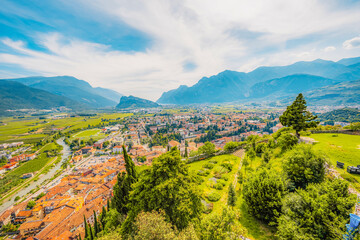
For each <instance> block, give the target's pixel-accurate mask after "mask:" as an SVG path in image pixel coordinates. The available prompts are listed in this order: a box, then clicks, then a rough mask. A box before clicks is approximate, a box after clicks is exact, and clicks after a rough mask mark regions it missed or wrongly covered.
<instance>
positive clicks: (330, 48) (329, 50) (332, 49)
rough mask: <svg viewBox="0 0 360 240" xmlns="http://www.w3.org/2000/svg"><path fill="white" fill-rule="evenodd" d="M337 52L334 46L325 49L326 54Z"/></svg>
mask: <svg viewBox="0 0 360 240" xmlns="http://www.w3.org/2000/svg"><path fill="white" fill-rule="evenodd" d="M335 50H336V47H334V46H328V47H326V48H324V52H332V51H335Z"/></svg>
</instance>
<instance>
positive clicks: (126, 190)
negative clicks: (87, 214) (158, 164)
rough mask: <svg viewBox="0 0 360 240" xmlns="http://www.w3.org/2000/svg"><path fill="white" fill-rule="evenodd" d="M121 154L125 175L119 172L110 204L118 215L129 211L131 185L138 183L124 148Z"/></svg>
mask: <svg viewBox="0 0 360 240" xmlns="http://www.w3.org/2000/svg"><path fill="white" fill-rule="evenodd" d="M123 154H124V161H125V168H126V173H125V172H120V173H119V174H118V178H117V183H116V184H115V186H114V198H113V200H112V203H113V204H114V206H115V207H116V209H117V211H118V212H119V213H122V214H126V213H127V212H128V211H129V209H128V203H129V195H130V191H131V190H132V187H133V186H132V185H133V184H134V183H136V182H137V181H138V174H137V172H136V169H135V164H134V162H133V161H132V159H131V158H130V156H129V155H128V154H127V152H126V149H125V147H124V146H123Z"/></svg>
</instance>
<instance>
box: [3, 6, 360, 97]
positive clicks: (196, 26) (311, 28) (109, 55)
mask: <svg viewBox="0 0 360 240" xmlns="http://www.w3.org/2000/svg"><path fill="white" fill-rule="evenodd" d="M1 3H2V7H1V8H0V78H11V77H23V76H34V75H43V76H55V75H71V76H74V77H77V78H79V79H83V80H86V81H88V82H89V83H90V84H92V85H93V86H102V87H108V88H111V89H114V90H117V91H119V92H121V93H123V94H126V95H129V94H132V95H136V96H140V97H145V98H149V99H152V100H156V99H157V98H158V97H160V95H161V93H162V92H163V91H167V90H170V89H173V88H176V87H178V86H179V85H184V84H185V85H192V84H194V83H196V82H197V81H198V80H199V79H200V78H201V77H203V76H210V75H214V74H217V73H218V72H221V71H223V70H225V69H230V70H236V71H251V70H253V69H254V68H256V67H258V66H262V65H268V66H271V65H286V64H291V63H293V62H296V61H302V60H305V61H311V60H314V59H317V58H323V59H329V60H333V61H337V60H339V59H341V58H344V57H357V56H360V1H350V0H338V1H336V0H327V1H316V0H301V1H288V0H272V1H268V0H242V1H238V0H217V1H214V0H171V1H170V0H152V1H146V0H128V1H124V0H92V1H85V0H72V1H65V0H56V1H55V0H47V1H43V0H17V1H12V0H2V2H1Z"/></svg>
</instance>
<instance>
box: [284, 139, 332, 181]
mask: <svg viewBox="0 0 360 240" xmlns="http://www.w3.org/2000/svg"><path fill="white" fill-rule="evenodd" d="M325 161H326V160H325V158H324V157H323V156H321V155H319V154H316V153H315V152H314V150H313V149H312V147H311V146H310V145H306V144H300V145H298V146H296V148H294V149H293V150H292V151H291V152H290V153H289V155H288V156H287V157H286V158H285V160H284V166H283V168H284V172H285V173H286V175H287V177H288V178H289V180H290V181H291V182H292V183H293V184H294V186H295V187H296V188H298V187H300V188H305V187H306V186H307V185H308V184H309V183H319V182H322V181H323V180H324V178H325Z"/></svg>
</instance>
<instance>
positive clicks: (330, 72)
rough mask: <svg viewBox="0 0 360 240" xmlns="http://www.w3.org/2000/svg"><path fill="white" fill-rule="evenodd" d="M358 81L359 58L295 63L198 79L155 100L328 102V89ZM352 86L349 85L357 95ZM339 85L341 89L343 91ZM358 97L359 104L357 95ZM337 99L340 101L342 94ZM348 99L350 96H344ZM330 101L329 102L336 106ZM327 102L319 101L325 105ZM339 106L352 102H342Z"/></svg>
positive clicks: (190, 102)
mask: <svg viewBox="0 0 360 240" xmlns="http://www.w3.org/2000/svg"><path fill="white" fill-rule="evenodd" d="M358 79H360V57H358V58H346V59H342V60H340V61H338V62H333V61H327V60H322V59H317V60H314V61H309V62H305V61H302V62H296V63H294V64H291V65H288V66H275V67H259V68H257V69H255V70H254V71H252V72H248V73H244V72H236V71H229V70H226V71H224V72H221V73H219V74H217V75H214V76H211V77H204V78H202V79H200V80H199V81H198V82H197V83H196V84H195V85H193V86H191V87H188V86H185V85H182V86H180V87H179V88H177V89H174V90H170V91H168V92H164V93H163V94H162V96H161V97H160V98H159V99H158V100H157V102H158V103H161V104H194V103H224V102H240V101H241V102H245V101H264V100H266V101H277V100H281V99H286V98H287V97H289V96H293V95H295V94H298V93H299V92H304V93H305V95H306V94H307V93H308V92H309V93H308V94H312V95H311V96H315V95H314V94H315V92H314V93H312V92H311V91H315V90H316V89H317V92H316V96H317V98H319V97H320V96H321V94H322V92H323V93H324V99H328V98H331V95H329V94H328V93H325V91H326V89H327V87H330V86H336V85H338V84H342V83H344V82H349V81H354V80H358ZM354 84H355V83H352V84H351V85H348V86H349V87H350V88H351V89H352V91H356V90H355V87H354ZM346 86H347V85H346V84H345V85H341V87H340V88H344V87H345V88H346ZM357 93H358V94H359V97H358V98H359V100H360V92H357ZM339 94H340V95H338V96H337V98H341V97H342V96H341V94H342V93H339ZM344 97H345V98H346V97H349V95H344ZM339 101H340V100H339V99H337V100H336V99H332V100H331V101H330V102H339ZM325 102H326V101H322V103H325ZM341 102H349V103H350V102H354V99H352V100H351V99H343V100H342V101H341Z"/></svg>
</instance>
